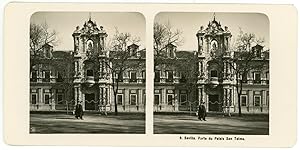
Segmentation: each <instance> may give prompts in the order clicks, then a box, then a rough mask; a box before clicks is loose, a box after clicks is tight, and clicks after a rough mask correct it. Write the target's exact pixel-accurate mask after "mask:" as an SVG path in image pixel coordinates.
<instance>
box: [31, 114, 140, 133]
mask: <svg viewBox="0 0 300 150" xmlns="http://www.w3.org/2000/svg"><path fill="white" fill-rule="evenodd" d="M83 119H84V120H80V119H76V118H75V117H74V115H67V114H57V113H55V114H53V113H50V114H36V113H35V114H30V133H45V134H52V133H91V134H93V133H97V134H130V133H135V134H144V133H145V114H119V115H118V116H115V115H113V114H109V115H107V116H105V115H99V114H85V115H84V116H83Z"/></svg>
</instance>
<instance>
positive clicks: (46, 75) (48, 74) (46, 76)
mask: <svg viewBox="0 0 300 150" xmlns="http://www.w3.org/2000/svg"><path fill="white" fill-rule="evenodd" d="M44 73H45V77H44V79H43V82H50V71H44Z"/></svg>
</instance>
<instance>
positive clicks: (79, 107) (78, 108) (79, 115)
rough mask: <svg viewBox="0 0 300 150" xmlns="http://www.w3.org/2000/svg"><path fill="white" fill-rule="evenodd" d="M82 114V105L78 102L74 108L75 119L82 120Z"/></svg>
mask: <svg viewBox="0 0 300 150" xmlns="http://www.w3.org/2000/svg"><path fill="white" fill-rule="evenodd" d="M82 116H83V109H82V105H81V104H80V103H78V104H77V105H76V108H75V118H76V119H78V118H80V119H81V120H83V118H82Z"/></svg>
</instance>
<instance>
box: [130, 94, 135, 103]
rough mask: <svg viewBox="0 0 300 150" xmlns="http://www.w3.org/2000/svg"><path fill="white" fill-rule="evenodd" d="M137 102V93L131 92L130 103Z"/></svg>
mask: <svg viewBox="0 0 300 150" xmlns="http://www.w3.org/2000/svg"><path fill="white" fill-rule="evenodd" d="M136 104H137V98H136V94H131V95H130V105H136Z"/></svg>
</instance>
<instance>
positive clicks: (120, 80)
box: [116, 73, 123, 82]
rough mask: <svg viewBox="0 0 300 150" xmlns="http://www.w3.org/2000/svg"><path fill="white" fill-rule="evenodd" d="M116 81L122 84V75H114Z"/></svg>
mask: <svg viewBox="0 0 300 150" xmlns="http://www.w3.org/2000/svg"><path fill="white" fill-rule="evenodd" d="M116 79H117V80H118V82H123V73H119V74H118V73H116Z"/></svg>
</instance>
